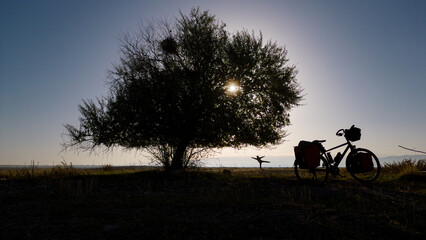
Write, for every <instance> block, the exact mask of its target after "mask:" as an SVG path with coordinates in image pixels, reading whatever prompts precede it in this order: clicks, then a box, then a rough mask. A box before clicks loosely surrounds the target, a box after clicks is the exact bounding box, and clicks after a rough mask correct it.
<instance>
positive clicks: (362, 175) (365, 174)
mask: <svg viewBox="0 0 426 240" xmlns="http://www.w3.org/2000/svg"><path fill="white" fill-rule="evenodd" d="M361 154H368V155H369V156H371V161H372V162H373V165H372V167H371V168H370V169H368V170H365V169H361V170H360V169H359V161H360V159H359V156H360V155H361ZM346 170H347V171H348V172H349V173H350V174H351V176H352V177H353V178H355V179H356V180H357V181H359V182H362V183H369V182H373V181H375V180H376V179H377V178H378V177H379V175H380V162H379V159H378V158H377V156H376V154H374V153H373V152H372V151H370V150H368V149H364V148H357V149H355V151H353V152H351V153H349V155H348V157H347V158H346Z"/></svg>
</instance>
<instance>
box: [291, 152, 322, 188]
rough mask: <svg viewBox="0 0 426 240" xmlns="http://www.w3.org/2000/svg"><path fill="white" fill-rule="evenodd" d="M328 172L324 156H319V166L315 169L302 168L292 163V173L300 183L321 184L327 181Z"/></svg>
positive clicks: (296, 163)
mask: <svg viewBox="0 0 426 240" xmlns="http://www.w3.org/2000/svg"><path fill="white" fill-rule="evenodd" d="M328 172H329V168H328V163H327V160H326V159H325V158H324V156H321V158H320V165H319V166H318V167H316V168H304V167H301V166H300V164H299V163H298V162H297V161H296V162H295V163H294V173H295V174H296V177H297V179H299V180H300V181H310V182H318V183H323V182H324V181H325V180H327V177H328Z"/></svg>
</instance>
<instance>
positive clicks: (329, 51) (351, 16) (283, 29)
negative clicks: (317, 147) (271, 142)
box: [0, 0, 426, 165]
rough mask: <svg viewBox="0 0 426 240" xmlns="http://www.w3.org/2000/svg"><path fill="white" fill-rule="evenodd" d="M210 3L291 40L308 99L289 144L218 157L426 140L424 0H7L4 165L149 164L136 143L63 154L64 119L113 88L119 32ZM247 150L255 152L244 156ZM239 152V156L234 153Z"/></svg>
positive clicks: (0, 37) (229, 17)
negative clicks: (317, 142) (347, 141)
mask: <svg viewBox="0 0 426 240" xmlns="http://www.w3.org/2000/svg"><path fill="white" fill-rule="evenodd" d="M197 6H199V7H200V9H201V10H210V12H211V13H212V14H214V15H216V17H217V19H218V20H220V21H223V22H225V23H226V24H227V30H228V31H230V32H231V33H232V32H235V31H237V30H242V29H247V30H249V31H251V30H254V31H255V32H259V31H262V33H263V35H264V38H265V39H271V40H273V41H276V42H277V43H278V44H279V45H282V46H284V45H285V46H286V49H287V50H288V57H289V59H290V62H291V64H294V65H296V66H297V69H298V70H299V74H298V77H297V78H298V81H299V83H300V84H301V86H302V87H303V88H304V94H305V97H304V101H303V103H302V104H303V105H302V106H300V107H297V108H295V109H294V110H292V112H291V113H290V114H291V121H292V125H291V126H289V127H288V128H287V131H288V133H289V135H288V137H287V138H286V142H284V143H283V144H281V145H279V146H277V147H276V148H274V149H271V150H265V149H261V150H256V149H253V148H248V149H242V150H240V151H235V150H232V149H225V150H223V151H222V153H221V154H218V155H217V156H216V157H218V158H219V159H220V158H227V157H232V156H238V157H240V158H239V159H240V160H238V161H253V160H250V156H253V155H256V154H262V155H266V156H267V157H266V158H265V160H267V158H268V157H270V158H273V159H274V160H273V161H280V160H279V158H277V156H288V155H293V146H294V145H297V143H298V142H299V141H300V140H313V139H326V140H327V142H326V143H325V146H326V147H331V146H333V145H337V144H339V143H340V142H342V140H343V139H341V138H338V137H336V136H335V135H334V134H335V132H336V131H337V130H338V129H339V128H348V127H350V126H351V125H352V124H355V125H356V126H358V127H360V128H361V129H362V138H361V140H360V141H359V142H356V145H357V146H360V147H365V148H368V149H370V150H372V151H373V152H375V153H376V154H377V155H378V156H379V157H385V156H393V155H405V154H410V152H407V151H406V150H403V149H401V148H398V147H397V146H398V145H403V146H406V147H410V148H416V149H418V150H423V151H425V150H426V94H425V91H426V1H424V0H409V1H402V0H401V1H396V0H395V1H393V0H386V1H379V0H376V1H363V0H357V1H346V0H334V1H315V0H312V1H303V0H302V1H300V0H294V1H290V0H281V1H278V0H277V1H270V0H262V1H254V0H250V1H232V0H226V1H222V0H215V1H208V0H206V1H195V0H180V1H163V0H153V1H136V0H116V1H105V0H99V1H95V0H93V1H87V0H84V1H79V0H73V1H59V0H51V1H43V0H40V1H13V0H3V1H0V165H2V164H27V165H28V164H29V163H30V161H31V160H34V161H35V162H38V163H40V164H53V163H54V164H58V163H59V162H60V161H62V160H63V159H65V160H66V161H68V162H73V164H108V163H109V164H113V165H120V164H141V163H143V164H145V163H148V162H149V161H148V160H147V158H146V157H144V156H143V155H141V154H138V153H135V152H127V153H122V152H121V151H120V150H117V151H115V152H114V153H112V154H108V155H104V154H98V155H89V154H88V153H79V154H77V153H75V152H66V153H64V152H60V151H61V147H60V144H61V142H62V140H61V134H62V133H63V132H64V128H63V124H65V123H71V124H77V123H78V117H79V113H78V108H77V106H78V104H79V103H81V102H82V99H94V98H95V97H97V96H98V97H99V96H102V95H105V94H106V93H107V90H108V89H107V86H106V84H105V80H106V76H107V71H108V70H109V69H111V68H112V64H113V63H116V62H118V57H119V46H120V41H119V40H120V37H121V36H122V34H123V33H124V32H126V31H128V30H132V29H135V27H136V26H137V25H138V23H139V21H140V20H156V19H160V18H166V19H170V20H172V19H174V18H175V17H177V16H178V15H179V10H181V11H182V12H183V13H188V12H189V10H190V9H191V7H197ZM243 158H246V160H241V159H243ZM235 161H237V160H235Z"/></svg>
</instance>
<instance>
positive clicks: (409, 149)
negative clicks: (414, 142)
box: [398, 145, 426, 154]
mask: <svg viewBox="0 0 426 240" xmlns="http://www.w3.org/2000/svg"><path fill="white" fill-rule="evenodd" d="M398 147H400V148H403V149H405V150H408V151H413V152H418V153H423V154H426V152H423V151H418V150H414V149H411V148H406V147H403V146H401V145H398Z"/></svg>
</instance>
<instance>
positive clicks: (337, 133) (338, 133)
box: [336, 125, 355, 137]
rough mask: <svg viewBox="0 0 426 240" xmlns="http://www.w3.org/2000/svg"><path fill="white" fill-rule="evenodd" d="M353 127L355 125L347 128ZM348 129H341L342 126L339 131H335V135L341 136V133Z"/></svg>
mask: <svg viewBox="0 0 426 240" xmlns="http://www.w3.org/2000/svg"><path fill="white" fill-rule="evenodd" d="M354 127H355V125H352V126H351V128H349V129H352V128H354ZM349 129H343V128H342V129H339V131H337V132H336V135H337V136H339V137H341V136H343V133H345V131H346V130H349Z"/></svg>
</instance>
